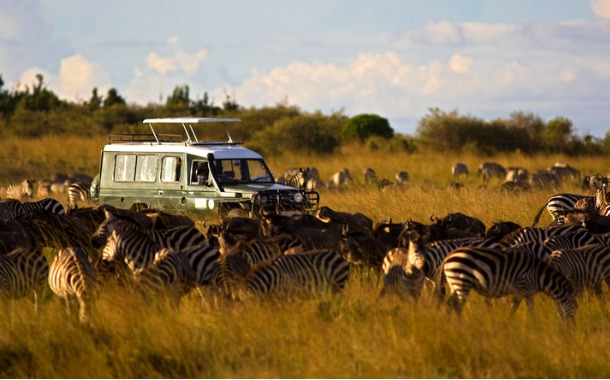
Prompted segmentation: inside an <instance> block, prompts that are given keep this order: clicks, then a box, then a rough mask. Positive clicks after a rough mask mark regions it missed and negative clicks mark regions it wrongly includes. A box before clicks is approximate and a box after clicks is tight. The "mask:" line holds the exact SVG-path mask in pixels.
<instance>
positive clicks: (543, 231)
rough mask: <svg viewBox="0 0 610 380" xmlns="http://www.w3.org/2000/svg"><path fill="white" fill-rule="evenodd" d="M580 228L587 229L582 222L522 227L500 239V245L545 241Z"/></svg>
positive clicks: (507, 245) (509, 245) (508, 245)
mask: <svg viewBox="0 0 610 380" xmlns="http://www.w3.org/2000/svg"><path fill="white" fill-rule="evenodd" d="M580 230H586V228H585V227H583V226H582V225H580V224H561V225H557V226H551V227H522V228H520V229H518V230H515V231H513V232H511V233H509V234H508V235H506V236H504V237H503V238H502V239H500V245H501V246H503V247H511V246H516V245H519V244H522V243H527V242H532V241H538V242H544V241H545V240H546V239H548V238H550V237H551V236H555V235H567V234H570V233H573V232H576V231H580Z"/></svg>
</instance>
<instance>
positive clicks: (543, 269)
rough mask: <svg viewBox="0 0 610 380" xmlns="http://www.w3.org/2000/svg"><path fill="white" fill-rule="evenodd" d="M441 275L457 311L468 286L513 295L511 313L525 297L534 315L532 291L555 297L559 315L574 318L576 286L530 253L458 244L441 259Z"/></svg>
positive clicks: (490, 294) (485, 293)
mask: <svg viewBox="0 0 610 380" xmlns="http://www.w3.org/2000/svg"><path fill="white" fill-rule="evenodd" d="M443 278H444V281H443V282H446V283H447V285H448V286H449V289H450V291H451V296H450V297H449V299H448V301H447V303H448V305H449V306H450V307H451V308H452V309H453V310H455V311H456V312H457V313H458V314H461V311H462V309H463V305H464V302H465V301H466V298H467V297H468V294H469V293H470V291H471V290H472V289H474V290H476V291H477V292H478V293H479V294H481V295H483V296H484V297H488V298H498V297H504V296H508V295H512V296H513V307H512V313H513V314H514V313H515V312H516V311H517V308H518V307H519V304H520V303H521V300H522V299H523V298H525V300H526V303H527V305H528V309H529V311H530V314H531V315H532V316H534V299H533V296H534V294H536V293H538V292H543V293H545V294H547V295H548V296H550V297H551V298H552V299H553V300H555V301H556V302H557V304H558V306H559V312H560V315H561V316H562V317H565V318H567V319H569V320H572V319H573V318H574V312H575V310H576V289H575V288H574V287H573V286H572V284H571V283H570V281H569V280H568V279H567V278H566V277H565V276H564V275H563V274H561V273H560V272H559V271H558V270H556V269H554V268H553V267H551V266H550V265H548V264H546V263H545V262H543V261H542V260H540V259H539V258H537V257H536V256H534V255H528V254H524V253H521V252H511V251H510V250H501V249H496V248H474V247H462V248H458V249H456V250H454V251H453V252H451V253H450V254H449V255H448V256H447V258H446V259H445V261H444V262H443Z"/></svg>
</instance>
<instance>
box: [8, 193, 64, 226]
mask: <svg viewBox="0 0 610 380" xmlns="http://www.w3.org/2000/svg"><path fill="white" fill-rule="evenodd" d="M33 210H45V211H49V212H51V213H53V214H57V215H64V214H65V210H64V206H63V205H62V204H61V202H59V201H58V200H57V199H54V198H44V199H40V200H38V201H33V202H20V201H19V200H17V199H12V198H9V199H5V200H3V201H2V202H0V220H2V221H8V220H14V219H17V218H18V217H20V216H22V215H25V214H27V213H28V212H30V211H33Z"/></svg>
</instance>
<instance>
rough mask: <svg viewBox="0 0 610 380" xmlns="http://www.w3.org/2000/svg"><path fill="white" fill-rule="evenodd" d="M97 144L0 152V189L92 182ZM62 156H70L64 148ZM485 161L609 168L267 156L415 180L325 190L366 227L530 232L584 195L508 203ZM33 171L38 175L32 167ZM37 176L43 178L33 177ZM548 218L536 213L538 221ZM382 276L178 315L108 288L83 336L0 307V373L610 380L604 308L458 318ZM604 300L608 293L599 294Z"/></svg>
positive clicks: (48, 143)
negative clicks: (425, 225) (454, 171)
mask: <svg viewBox="0 0 610 380" xmlns="http://www.w3.org/2000/svg"><path fill="white" fill-rule="evenodd" d="M104 143H105V140H103V139H100V140H99V141H89V140H87V141H83V140H79V139H77V138H67V139H64V138H61V139H60V138H46V139H43V140H40V141H20V140H12V141H7V140H5V141H2V142H0V162H1V163H2V164H3V165H2V168H3V169H2V170H4V175H3V179H6V178H13V177H10V176H9V175H8V174H7V173H8V172H9V171H10V172H11V173H12V174H13V175H17V176H16V177H14V178H15V179H20V178H22V177H19V175H23V176H25V175H28V176H29V175H36V178H43V177H46V176H48V175H50V174H51V173H53V172H62V173H67V172H71V171H77V170H79V171H80V170H82V171H83V172H85V173H89V174H94V172H95V171H96V168H97V162H98V159H99V151H100V149H101V146H102V145H103V144H104ZM66 146H71V147H73V149H72V150H70V149H63V148H64V147H66ZM484 160H495V161H498V162H500V163H502V164H503V165H506V166H524V167H526V168H528V169H529V170H535V169H542V168H546V167H547V166H550V165H551V164H552V163H553V162H555V161H567V162H569V163H570V164H571V165H572V166H574V167H576V168H578V169H580V170H581V171H583V173H585V174H592V173H594V172H602V173H606V170H607V169H606V168H607V167H608V162H607V161H608V159H601V158H596V159H590V158H587V159H584V158H581V159H569V160H568V159H566V158H564V157H534V158H529V159H528V158H524V157H521V156H519V155H515V156H501V157H494V158H492V159H489V158H484V157H479V156H476V155H463V156H460V157H448V156H444V155H440V154H430V155H426V154H406V153H399V154H398V153H397V154H388V153H382V152H371V151H368V150H367V149H366V148H360V147H356V146H350V147H345V148H344V149H343V150H342V152H340V153H339V154H337V155H335V156H332V157H306V156H296V155H295V156H292V157H268V162H269V164H270V166H271V168H272V170H273V171H274V172H275V173H276V174H279V173H281V172H282V171H283V170H284V169H285V168H287V167H291V166H316V167H317V168H318V169H319V171H320V173H321V175H322V178H328V177H329V176H330V175H331V174H332V173H333V172H334V171H337V170H339V169H341V168H343V167H348V168H349V169H350V170H351V172H352V175H353V176H354V179H355V181H356V184H357V185H358V184H362V181H363V180H362V174H361V173H362V170H363V169H364V168H366V167H371V168H374V169H375V170H376V171H377V173H378V175H379V176H380V177H386V178H390V179H392V178H393V175H394V173H395V172H396V171H398V170H406V171H408V172H409V174H410V175H411V183H410V184H409V185H408V186H407V187H406V188H405V189H400V190H398V189H397V190H387V191H384V192H381V191H379V190H377V189H371V188H366V187H364V186H356V187H355V188H354V189H352V190H348V191H321V202H322V205H326V206H329V207H331V208H333V209H336V210H340V211H349V212H362V213H364V214H366V215H368V216H370V217H371V218H372V219H373V221H375V222H376V221H379V220H382V219H387V217H388V216H392V218H393V219H394V220H396V221H405V220H406V219H408V218H412V219H414V220H418V221H423V222H425V221H428V220H429V218H430V216H431V215H432V214H434V215H435V216H439V217H440V216H444V215H445V214H447V213H449V212H457V211H460V212H464V213H466V214H469V215H472V216H476V217H479V218H481V219H482V220H483V221H484V222H485V223H486V224H487V225H490V224H491V223H492V222H494V221H498V220H511V221H515V222H517V223H520V224H522V225H531V222H532V220H533V218H534V215H535V213H536V211H537V210H538V208H539V207H540V206H541V205H542V204H543V203H544V202H545V201H546V199H548V197H549V196H550V195H552V194H553V193H555V192H559V191H571V192H577V193H582V192H583V190H582V189H580V188H579V187H578V184H575V183H574V184H568V185H566V186H564V187H563V188H561V189H557V190H534V191H531V192H524V193H520V194H510V193H506V192H503V191H501V190H500V189H499V182H492V183H490V184H489V185H487V186H486V187H482V186H481V182H480V179H478V178H477V177H476V167H477V166H478V163H479V162H481V161H484ZM457 161H462V162H465V163H466V164H467V165H468V166H469V168H470V170H471V176H470V177H469V178H468V179H466V180H465V186H464V187H463V188H461V189H459V190H455V189H452V188H451V187H450V186H449V181H450V178H449V177H450V175H449V168H450V166H451V164H452V163H454V162H457ZM39 164H43V167H44V171H41V170H40V169H39V167H38V166H36V165H39ZM38 174H40V177H38ZM549 221H550V217H549V216H548V214H547V213H546V211H545V214H544V215H543V219H542V221H541V224H545V223H548V222H549ZM379 290H380V283H379V279H377V278H376V277H375V276H374V275H373V274H361V273H352V276H351V277H350V281H349V283H348V286H347V288H346V289H345V291H344V292H343V293H341V294H339V295H334V296H333V295H328V294H324V295H321V296H319V297H314V298H309V299H284V298H268V299H248V300H244V301H239V302H238V301H229V300H225V299H216V298H214V297H211V296H210V295H209V294H205V295H206V296H205V298H204V299H202V298H201V297H200V296H199V295H198V294H197V292H192V293H191V294H189V295H188V296H187V297H185V298H184V299H183V302H182V304H181V307H180V308H179V309H178V310H174V309H172V308H170V307H168V306H167V305H165V304H162V303H159V304H158V305H157V304H151V303H150V302H144V301H142V300H140V299H138V298H136V297H134V296H133V294H131V293H130V292H129V291H127V290H126V289H121V288H118V287H116V286H113V285H112V284H108V285H106V286H105V288H104V290H103V292H102V293H101V296H100V299H99V301H98V302H97V305H96V307H95V308H94V310H93V311H92V321H91V326H89V327H84V326H81V325H80V324H79V323H78V321H77V319H76V318H75V317H69V316H68V315H67V314H66V311H65V308H64V305H63V304H62V303H61V302H59V300H58V299H56V298H52V299H51V300H49V301H48V302H46V303H44V304H43V305H42V307H41V308H40V311H39V314H38V315H36V314H35V313H34V311H33V308H32V305H31V304H30V303H29V302H28V301H27V300H25V299H23V300H16V301H4V310H5V312H4V313H3V318H0V375H2V376H3V377H17V378H23V377H28V378H40V377H50V378H66V377H67V378H71V377H76V378H90V377H96V378H98V377H99V378H108V377H120V378H126V377H127V378H140V377H147V378H162V377H163V378H176V377H181V378H190V377H200V378H243V377H248V378H250V377H253V378H278V377H280V378H396V377H406V378H413V377H415V378H492V377H493V378H531V377H533V378H549V377H550V378H583V377H584V378H604V377H608V376H609V375H610V362H608V360H607V354H606V352H607V347H609V346H610V313H609V310H608V305H607V301H606V300H602V301H599V300H596V299H594V298H592V297H589V296H587V295H585V296H583V297H581V298H580V300H579V301H580V302H579V310H578V312H577V314H576V321H575V323H574V324H568V323H566V322H564V321H561V320H560V319H559V317H558V316H557V313H556V305H555V304H554V303H553V302H552V301H551V300H550V299H549V298H548V297H545V296H543V295H539V296H537V297H536V316H537V319H536V320H535V321H534V320H532V319H531V318H530V317H529V315H528V313H527V310H526V308H525V306H524V305H522V306H521V308H520V309H519V310H518V312H517V314H516V315H515V316H514V318H509V309H510V300H508V299H500V300H494V301H492V302H491V305H490V306H487V305H486V304H485V302H484V300H483V298H482V297H480V296H478V295H476V294H472V295H471V297H470V298H469V300H468V302H467V304H466V307H465V310H464V315H463V318H462V319H459V318H457V316H456V315H454V314H450V313H447V310H446V309H445V307H444V305H442V304H441V305H439V304H437V301H436V299H435V298H434V297H433V296H432V295H431V294H429V293H425V294H424V295H423V297H422V299H421V300H420V301H419V302H418V303H414V302H405V301H400V300H398V299H394V298H391V297H389V298H383V299H380V298H378V293H379ZM606 290H607V289H606Z"/></svg>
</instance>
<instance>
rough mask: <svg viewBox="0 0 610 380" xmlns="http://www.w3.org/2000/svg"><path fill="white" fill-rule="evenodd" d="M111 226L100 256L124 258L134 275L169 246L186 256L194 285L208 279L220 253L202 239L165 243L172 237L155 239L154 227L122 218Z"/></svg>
mask: <svg viewBox="0 0 610 380" xmlns="http://www.w3.org/2000/svg"><path fill="white" fill-rule="evenodd" d="M113 226H114V227H113V229H112V231H111V232H110V233H109V235H108V236H107V238H106V240H105V245H104V246H103V247H104V248H103V250H102V260H105V261H124V262H125V263H126V264H127V266H128V267H129V269H130V270H131V272H132V273H133V274H134V276H135V277H138V276H140V274H141V273H143V272H144V271H145V270H146V269H147V268H149V267H150V266H151V265H152V264H153V263H154V262H155V260H156V259H157V256H158V255H159V252H161V250H162V249H166V248H167V249H172V250H175V251H177V252H180V253H181V254H183V255H184V256H185V257H186V259H187V262H188V263H189V266H190V268H191V270H192V271H193V273H194V280H192V281H193V282H195V283H196V284H197V285H207V284H208V283H209V281H210V276H211V272H210V270H211V266H212V263H213V262H215V261H216V260H217V259H218V258H219V256H220V253H219V251H218V249H217V248H216V247H211V246H210V245H209V244H207V242H205V243H203V244H192V245H189V246H188V247H185V248H180V249H178V248H176V247H175V246H171V244H167V243H168V241H171V240H164V239H161V241H157V240H155V237H158V235H157V234H154V232H155V231H153V230H142V229H140V228H137V227H134V226H133V225H132V224H131V223H129V222H124V221H119V222H116V223H114V224H113ZM162 243H165V244H166V245H163V244H162ZM178 245H179V244H178ZM172 260H174V259H172ZM185 281H189V282H190V281H191V279H190V278H187V279H185ZM156 287H158V286H156Z"/></svg>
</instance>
